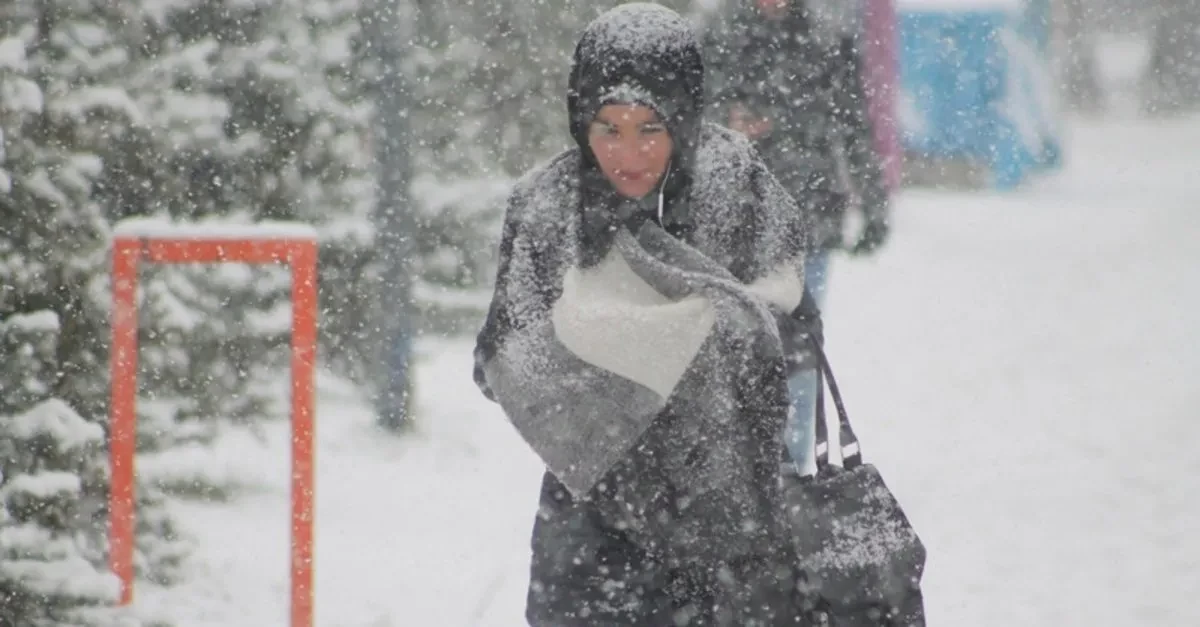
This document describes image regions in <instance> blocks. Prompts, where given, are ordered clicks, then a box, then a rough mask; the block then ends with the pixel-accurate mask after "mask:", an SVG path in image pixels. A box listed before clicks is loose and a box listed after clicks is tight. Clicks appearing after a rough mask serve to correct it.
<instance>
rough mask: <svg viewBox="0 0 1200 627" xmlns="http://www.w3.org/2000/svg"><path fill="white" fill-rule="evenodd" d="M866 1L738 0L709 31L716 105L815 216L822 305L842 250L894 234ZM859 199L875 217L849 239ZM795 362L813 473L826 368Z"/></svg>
mask: <svg viewBox="0 0 1200 627" xmlns="http://www.w3.org/2000/svg"><path fill="white" fill-rule="evenodd" d="M861 11H862V7H861V6H860V5H859V3H858V2H856V1H854V0H845V1H842V0H737V1H735V2H733V3H732V8H731V9H730V10H729V11H728V12H727V14H723V15H720V16H718V17H717V19H716V21H715V24H713V26H712V27H711V28H709V29H707V32H706V34H705V39H706V41H705V55H706V63H707V64H708V66H709V69H710V73H709V76H710V78H711V81H710V85H709V93H710V94H711V101H712V102H711V103H710V111H711V113H712V114H713V115H714V117H715V119H716V121H718V122H720V123H722V124H727V125H728V126H729V127H730V128H732V129H734V130H737V131H740V132H742V133H744V134H745V135H746V136H747V137H749V138H750V139H751V140H752V141H753V142H754V145H755V147H756V148H757V149H758V151H759V152H760V153H761V155H762V158H763V160H764V161H765V162H766V163H767V165H768V167H770V169H771V171H772V172H773V173H774V174H775V176H776V177H778V179H779V181H780V183H782V185H783V187H784V188H785V189H786V190H787V191H788V192H789V193H791V194H792V196H793V197H794V198H795V200H796V202H797V204H798V205H799V207H800V209H801V210H802V211H804V212H807V213H809V214H811V215H812V216H814V219H815V222H816V225H817V238H818V244H819V245H818V246H817V247H815V248H814V249H813V250H812V251H811V252H810V254H809V255H808V257H807V258H806V259H805V264H804V267H805V287H806V289H807V291H808V292H810V293H811V294H812V296H813V299H814V301H815V305H816V307H818V308H819V307H820V306H821V305H822V304H823V302H824V296H825V291H826V279H827V276H828V268H829V261H830V253H831V252H832V251H834V250H837V249H842V248H844V249H846V250H848V251H849V252H850V253H851V254H854V255H868V254H871V253H874V252H875V251H876V250H878V249H879V247H880V246H882V245H883V244H884V242H885V241H886V239H887V236H888V213H889V199H888V191H887V188H886V185H885V181H884V177H883V170H882V164H881V159H880V156H879V154H878V153H877V152H876V149H875V146H874V137H873V130H872V128H871V124H870V121H869V117H868V114H867V104H866V94H865V90H864V87H863V76H862V67H861V66H862V61H861V59H862V55H861V53H860V51H859V49H858V45H857V35H858V31H859V30H860V21H861V18H862V16H861ZM851 206H854V207H856V208H857V209H858V210H859V211H860V212H861V213H862V216H863V220H862V223H863V226H862V230H861V232H860V233H859V234H858V236H857V238H855V239H854V240H853V241H852V242H850V243H848V244H847V243H846V242H845V241H844V237H843V229H844V228H846V227H845V218H846V213H847V211H848V209H849V208H850V207H851ZM789 361H790V368H789V385H790V388H791V398H792V405H793V408H794V413H793V417H792V419H791V420H789V423H788V426H787V430H786V434H785V441H786V442H787V451H788V454H789V457H790V462H789V463H791V464H795V466H796V468H797V470H798V471H799V472H800V473H801V474H812V473H813V472H815V469H816V465H815V460H814V459H813V454H812V451H813V440H814V438H815V431H814V425H813V419H814V413H815V412H814V410H815V406H814V403H815V397H816V384H817V381H816V373H815V370H813V369H812V368H811V367H809V365H810V364H809V363H807V361H806V360H804V359H802V358H801V354H796V355H793V356H792V358H791V359H790V360H789Z"/></svg>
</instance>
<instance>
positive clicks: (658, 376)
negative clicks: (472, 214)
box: [476, 126, 807, 561]
mask: <svg viewBox="0 0 1200 627" xmlns="http://www.w3.org/2000/svg"><path fill="white" fill-rule="evenodd" d="M578 158H579V157H578V153H577V152H575V151H571V152H568V153H566V154H565V155H563V156H561V157H559V158H558V159H556V160H555V161H553V162H551V163H550V164H549V165H548V166H546V167H545V168H543V169H541V170H539V171H538V172H536V173H534V174H533V175H531V176H529V177H527V178H526V179H524V180H523V181H522V182H521V183H520V184H519V185H518V187H517V189H516V190H515V191H514V193H513V196H512V198H511V200H510V204H509V209H508V214H507V216H506V225H505V233H504V240H503V241H502V242H501V260H500V271H499V273H498V276H497V282H496V295H495V299H494V301H493V304H492V310H491V311H490V312H489V317H488V322H487V324H486V325H485V328H484V330H483V332H482V333H481V334H480V342H479V346H478V347H477V349H476V355H477V362H478V363H477V375H476V378H477V380H478V381H479V382H480V385H481V387H482V388H483V389H484V391H485V393H486V394H488V395H489V396H490V397H491V398H494V399H495V400H496V401H497V402H499V403H500V405H501V406H502V407H503V408H504V411H505V413H506V415H507V416H508V418H509V420H510V421H511V422H512V424H513V425H514V426H515V427H516V429H517V430H518V431H519V432H520V434H521V435H522V437H523V438H524V439H525V441H526V442H527V443H528V444H529V446H530V447H531V448H532V449H533V450H534V451H535V452H536V453H537V454H538V455H539V456H540V457H541V459H542V460H543V461H544V463H545V464H546V466H547V468H548V469H549V471H550V472H552V473H554V475H555V476H556V477H557V478H558V479H559V480H560V481H561V482H562V483H563V484H564V485H565V486H566V487H567V488H568V489H569V490H570V491H571V493H572V495H573V496H574V497H575V498H590V499H594V500H595V501H596V504H597V506H598V508H599V509H600V510H601V511H602V512H604V515H605V517H606V518H607V519H608V520H609V522H610V524H612V525H614V526H615V528H618V529H623V530H626V531H627V532H628V533H630V534H631V535H632V536H633V537H634V538H635V539H636V541H638V542H640V543H641V544H643V545H644V546H647V547H650V548H659V549H662V550H665V551H666V553H667V554H668V555H671V556H673V557H679V558H680V559H682V560H688V561H691V560H695V559H707V557H706V556H712V557H715V558H719V559H725V558H729V557H731V556H738V555H747V554H761V553H762V551H763V550H764V549H763V547H764V546H766V545H765V544H764V539H765V538H764V536H770V535H773V534H776V533H778V532H779V529H778V525H779V518H778V511H779V509H780V507H781V502H780V500H779V492H778V482H777V479H778V477H777V472H778V460H779V456H780V449H779V446H780V441H779V434H780V433H781V430H782V426H783V422H784V420H785V418H786V415H787V411H788V402H787V389H786V382H785V378H784V372H783V371H784V366H783V363H784V355H783V346H782V342H781V339H780V334H779V319H780V318H781V317H785V316H787V315H788V314H790V313H791V311H792V310H793V309H794V308H795V307H796V306H797V305H798V304H799V302H800V297H801V293H802V287H803V286H802V278H801V277H802V276H803V267H802V261H801V260H802V259H803V247H804V245H805V244H806V239H805V238H806V236H807V230H806V224H805V222H804V219H805V218H804V216H802V215H801V214H800V212H799V211H798V210H797V209H796V206H795V204H794V203H793V202H792V200H791V198H790V197H789V196H788V195H787V194H786V193H785V192H784V191H783V190H782V189H781V188H780V187H779V185H778V183H777V182H776V181H775V179H774V177H772V176H771V175H770V174H769V172H768V171H767V170H766V168H765V167H764V166H763V165H762V162H761V161H760V160H759V158H758V156H757V154H756V153H755V152H754V151H753V149H751V148H750V146H749V144H748V142H746V141H745V140H744V139H743V138H742V137H741V136H740V135H735V134H733V133H730V132H728V131H726V130H725V129H721V128H719V127H715V126H708V127H706V128H705V131H704V133H703V136H702V141H701V144H700V149H699V151H698V153H697V165H696V168H695V170H694V172H693V175H692V180H693V183H692V186H691V190H690V193H689V195H688V202H687V206H688V212H689V217H690V220H691V221H692V222H693V223H694V227H695V231H694V233H693V234H692V235H691V236H690V237H689V238H688V239H689V240H690V241H688V242H684V241H681V240H679V239H676V238H674V237H672V236H671V235H669V234H667V232H666V231H665V230H664V229H663V228H661V227H660V226H659V225H656V224H652V223H646V224H645V225H643V226H642V227H641V229H640V231H639V232H638V233H636V234H634V233H631V232H630V231H629V230H628V229H626V228H621V230H620V232H618V233H617V234H616V236H615V239H614V241H613V245H612V247H611V249H610V250H608V251H607V254H606V255H605V256H603V257H602V258H601V259H600V260H599V262H598V263H596V264H595V265H592V266H590V267H586V268H585V267H582V266H581V264H580V262H579V260H580V258H581V255H580V250H579V241H578V237H577V233H578V232H579V210H578V189H577V187H578V177H577V174H576V172H577V170H578ZM698 546H704V547H707V550H705V551H697V547H698Z"/></svg>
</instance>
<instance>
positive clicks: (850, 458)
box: [808, 334, 862, 474]
mask: <svg viewBox="0 0 1200 627" xmlns="http://www.w3.org/2000/svg"><path fill="white" fill-rule="evenodd" d="M821 344H822V342H821V340H820V339H819V338H818V337H817V336H816V335H815V334H811V335H809V337H808V345H809V346H810V347H811V348H812V351H813V354H814V355H816V357H817V403H816V410H817V411H816V422H817V424H816V431H817V433H816V436H817V437H816V446H815V449H816V454H817V474H821V472H822V471H824V470H825V469H826V468H828V467H829V427H828V426H827V425H826V424H825V384H826V383H828V384H829V394H830V396H832V397H833V405H834V407H835V408H836V409H837V415H838V441H839V444H840V445H841V448H842V451H841V458H842V467H843V468H845V469H846V470H850V469H852V468H855V467H857V466H861V465H862V448H861V447H860V446H859V444H858V436H857V435H854V428H853V427H851V426H850V416H849V415H847V414H846V404H845V403H844V402H842V393H841V391H840V390H839V389H838V384H837V379H835V378H834V377H833V369H832V368H831V367H830V366H829V358H828V357H826V356H825V349H824V348H823V347H822V346H821Z"/></svg>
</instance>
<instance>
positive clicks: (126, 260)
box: [108, 239, 142, 605]
mask: <svg viewBox="0 0 1200 627" xmlns="http://www.w3.org/2000/svg"><path fill="white" fill-rule="evenodd" d="M141 250H142V249H141V242H140V241H139V240H137V239H118V240H117V241H116V244H115V246H114V247H113V253H112V294H113V310H112V348H111V355H110V360H111V361H110V365H111V368H110V376H111V377H112V381H111V382H110V393H111V397H110V399H109V403H110V404H111V409H110V414H109V416H110V418H109V425H108V429H109V434H108V438H109V449H108V450H109V453H108V454H109V467H110V470H111V475H112V476H111V477H110V481H111V487H110V490H109V500H108V509H109V512H108V515H109V530H108V534H109V536H108V542H109V557H108V559H109V565H110V567H111V568H112V571H113V573H115V574H116V575H117V577H118V578H119V579H120V582H121V597H120V604H121V605H128V604H130V603H131V602H133V548H134V533H133V532H134V500H133V499H134V491H133V477H134V468H133V462H134V453H135V452H136V450H137V415H136V413H135V412H136V403H137V357H138V356H137V339H138V338H137V333H138V307H137V284H138V261H139V259H140V258H141Z"/></svg>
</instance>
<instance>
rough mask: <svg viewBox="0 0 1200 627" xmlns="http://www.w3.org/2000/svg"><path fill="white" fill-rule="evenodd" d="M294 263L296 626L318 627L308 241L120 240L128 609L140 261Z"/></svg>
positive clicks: (115, 382)
mask: <svg viewBox="0 0 1200 627" xmlns="http://www.w3.org/2000/svg"><path fill="white" fill-rule="evenodd" d="M141 260H145V261H148V262H151V263H216V262H222V261H229V262H240V263H256V264H263V263H287V264H289V265H290V267H291V271H292V363H291V370H292V373H291V376H292V460H291V461H292V481H291V537H292V541H291V580H292V584H291V597H292V598H291V608H290V610H291V625H292V627H312V625H313V494H314V485H313V474H314V473H313V468H314V466H313V439H314V438H313V430H314V422H315V420H314V415H315V390H314V387H313V386H314V374H315V369H316V352H317V307H318V304H317V243H316V239H315V238H306V237H270V236H266V237H261V238H258V237H249V238H242V237H234V238H224V237H187V236H182V237H169V236H167V237H139V236H128V235H121V236H118V237H117V238H116V240H115V243H114V248H113V267H112V277H113V314H112V361H111V373H112V381H111V394H112V399H111V404H112V407H111V417H110V431H109V460H110V464H111V466H112V485H111V489H110V494H109V544H110V548H109V564H110V567H111V568H112V571H113V572H114V573H115V574H116V575H117V576H118V578H119V579H120V581H121V597H120V603H121V604H122V605H128V604H129V603H131V602H132V601H133V576H134V569H133V555H134V508H135V503H134V455H135V454H136V452H137V416H136V413H135V412H136V403H137V332H138V316H137V301H136V297H137V272H138V263H139V261H141Z"/></svg>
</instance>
